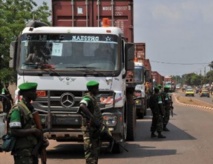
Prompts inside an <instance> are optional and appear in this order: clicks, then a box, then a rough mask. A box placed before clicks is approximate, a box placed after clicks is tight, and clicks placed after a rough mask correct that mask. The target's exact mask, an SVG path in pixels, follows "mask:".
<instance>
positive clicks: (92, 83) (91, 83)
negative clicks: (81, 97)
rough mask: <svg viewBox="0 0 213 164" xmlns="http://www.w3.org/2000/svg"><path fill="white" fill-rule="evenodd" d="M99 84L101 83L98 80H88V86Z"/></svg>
mask: <svg viewBox="0 0 213 164" xmlns="http://www.w3.org/2000/svg"><path fill="white" fill-rule="evenodd" d="M98 85H99V83H98V82H97V81H93V80H91V81H89V82H87V87H95V86H98Z"/></svg>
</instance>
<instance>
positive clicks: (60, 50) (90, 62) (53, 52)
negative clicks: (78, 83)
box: [19, 34, 119, 71]
mask: <svg viewBox="0 0 213 164" xmlns="http://www.w3.org/2000/svg"><path fill="white" fill-rule="evenodd" d="M108 37H109V35H108ZM116 37H117V36H112V37H111V38H108V39H106V36H104V35H100V36H95V37H94V36H81V35H77V34H76V35H75V36H74V34H65V35H56V34H52V35H50V34H49V35H47V34H45V35H44V34H24V35H23V36H22V39H21V51H20V59H19V67H20V69H28V70H30V69H32V70H34V69H38V68H40V67H39V66H41V67H43V68H45V67H47V68H52V69H55V70H61V71H63V70H65V71H66V70H69V71H76V70H82V69H87V68H92V69H93V70H95V71H117V70H118V69H119V62H118V61H119V60H118V42H117V38H116ZM102 38H103V39H102Z"/></svg>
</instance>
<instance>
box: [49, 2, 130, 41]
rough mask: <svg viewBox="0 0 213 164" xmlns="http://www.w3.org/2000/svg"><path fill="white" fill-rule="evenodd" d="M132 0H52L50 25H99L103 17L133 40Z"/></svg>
mask: <svg viewBox="0 0 213 164" xmlns="http://www.w3.org/2000/svg"><path fill="white" fill-rule="evenodd" d="M133 12H134V9H133V0H52V23H53V24H52V25H53V26H71V27H72V26H73V27H99V26H102V20H103V18H108V19H109V23H110V26H116V27H119V28H121V30H122V31H123V33H124V36H125V37H126V39H127V41H128V42H133V41H134V38H133V36H134V33H133V32H134V29H133V23H134V22H133Z"/></svg>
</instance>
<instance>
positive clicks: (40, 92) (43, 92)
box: [36, 91, 47, 97]
mask: <svg viewBox="0 0 213 164" xmlns="http://www.w3.org/2000/svg"><path fill="white" fill-rule="evenodd" d="M36 93H37V96H38V97H45V96H47V92H46V91H36Z"/></svg>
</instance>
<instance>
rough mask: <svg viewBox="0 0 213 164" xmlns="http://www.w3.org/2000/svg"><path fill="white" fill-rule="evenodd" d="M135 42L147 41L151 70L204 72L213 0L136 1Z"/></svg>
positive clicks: (211, 48)
mask: <svg viewBox="0 0 213 164" xmlns="http://www.w3.org/2000/svg"><path fill="white" fill-rule="evenodd" d="M43 1H45V2H47V3H48V4H49V6H50V9H51V0H43ZM35 2H37V3H38V5H39V4H41V2H42V0H35ZM134 42H138V43H139V42H144V43H146V58H147V59H149V60H150V64H151V67H152V71H157V72H158V73H159V74H161V75H162V76H168V75H180V76H181V75H183V74H187V73H196V74H200V73H201V74H202V75H204V74H205V73H206V72H208V71H209V70H210V68H209V66H208V64H209V63H210V62H211V61H213V1H212V0H202V1H201V0H134Z"/></svg>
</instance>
